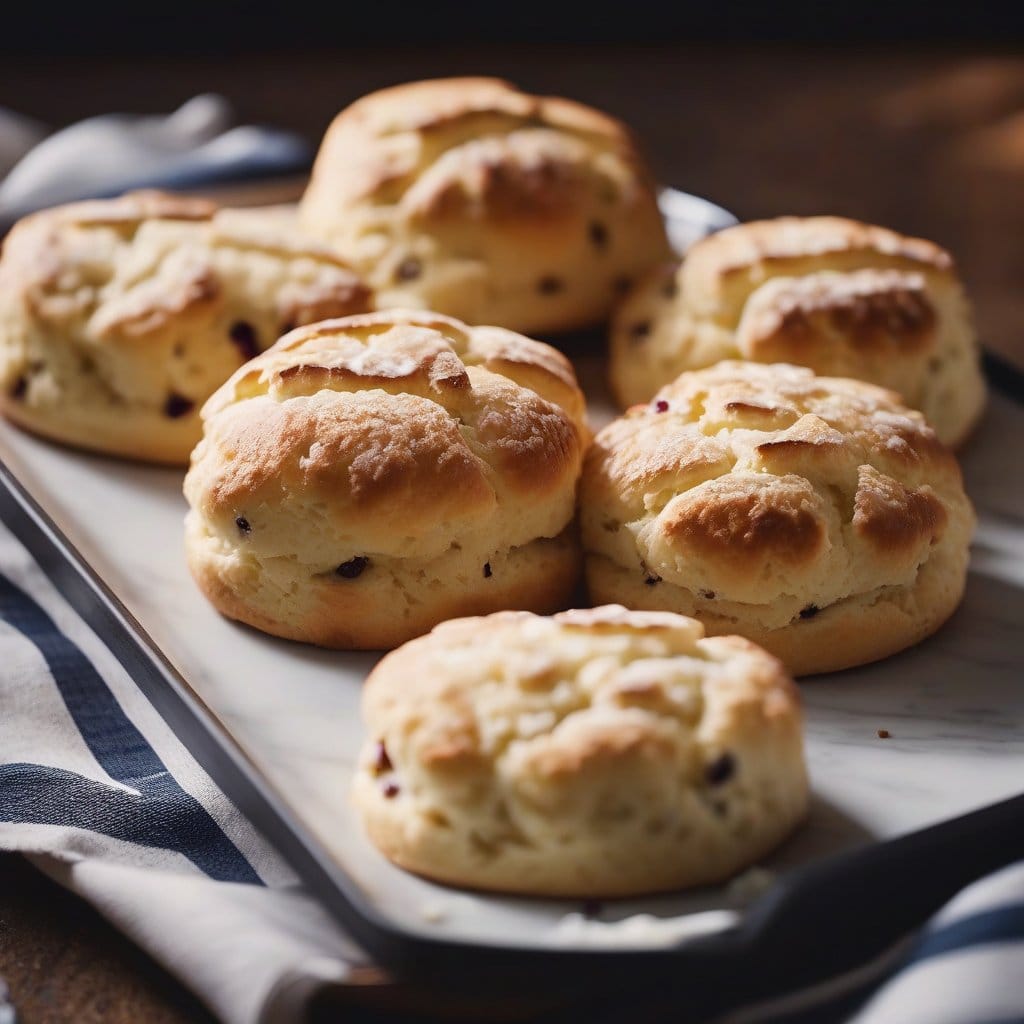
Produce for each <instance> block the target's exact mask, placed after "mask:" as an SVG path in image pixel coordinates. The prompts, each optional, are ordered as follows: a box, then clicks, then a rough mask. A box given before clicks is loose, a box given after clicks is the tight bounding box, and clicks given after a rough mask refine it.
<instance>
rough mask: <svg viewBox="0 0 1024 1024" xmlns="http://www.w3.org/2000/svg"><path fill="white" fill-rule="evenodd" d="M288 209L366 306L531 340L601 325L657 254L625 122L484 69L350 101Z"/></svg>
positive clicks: (659, 230)
mask: <svg viewBox="0 0 1024 1024" xmlns="http://www.w3.org/2000/svg"><path fill="white" fill-rule="evenodd" d="M300 213H301V220H302V224H303V225H304V227H305V229H306V230H307V231H308V232H310V233H311V234H314V235H316V236H318V237H321V238H324V239H327V240H328V241H330V242H331V243H332V244H333V245H334V246H335V247H336V248H337V250H338V251H339V252H340V253H341V254H342V255H343V256H344V257H345V258H346V259H348V260H351V261H352V264H353V265H354V266H355V267H357V268H358V269H359V270H360V271H361V272H362V273H363V274H364V275H365V276H366V278H367V280H368V281H369V282H370V283H371V284H372V286H373V287H374V288H375V289H376V290H377V292H378V293H379V296H378V298H379V305H380V306H381V307H382V308H383V307H389V306H403V307H415V308H423V309H432V310H437V311H438V312H441V313H447V314H449V315H451V316H457V317H459V318H461V319H463V320H465V321H466V322H467V323H475V324H481V323H485V324H501V325H502V326H503V327H508V328H510V329H512V330H516V331H523V332H526V333H531V334H547V333H557V332H562V331H569V330H573V329H576V328H581V327H588V326H592V325H594V324H597V323H600V322H602V321H604V320H605V319H606V318H607V315H608V312H609V310H610V309H611V305H612V302H613V301H614V298H615V296H616V294H621V292H622V290H623V289H624V288H626V287H628V286H629V283H630V282H631V281H634V280H635V279H636V278H637V277H638V276H640V275H641V274H642V273H644V272H645V271H647V270H649V269H650V268H651V267H652V266H655V265H657V264H658V263H659V262H660V261H661V260H663V259H666V258H667V256H668V253H669V247H668V241H667V239H666V236H665V229H664V225H663V223H662V219H661V215H660V213H659V211H658V206H657V202H656V199H655V193H654V188H653V184H652V181H651V177H650V174H649V172H648V170H647V167H646V166H645V164H644V162H643V160H642V158H641V156H640V155H639V153H638V151H637V149H636V146H635V145H634V142H633V140H632V137H631V136H630V134H629V131H628V130H627V129H626V127H625V126H624V125H622V124H621V123H619V122H618V121H615V120H613V119H612V118H610V117H608V116H606V115H605V114H602V113H599V112H598V111H596V110H593V109H591V108H590V107H585V106H583V105H581V104H579V103H573V102H571V101H570V100H564V99H554V98H549V97H540V96H530V95H527V94H526V93H523V92H520V91H519V90H518V89H517V88H515V86H513V85H510V84H509V83H508V82H503V81H501V80H499V79H496V78H449V79H440V80H436V81H426V82H414V83H411V84H407V85H400V86H396V87H394V88H391V89H385V90H383V91H381V92H375V93H372V94H371V95H369V96H365V97H363V98H362V99H361V100H359V101H358V102H356V103H354V104H352V106H350V107H348V108H347V109H346V110H344V111H342V113H341V114H339V115H338V117H337V118H336V119H335V121H334V123H333V124H332V125H331V127H330V128H329V129H328V132H327V134H326V136H325V137H324V141H323V145H322V147H321V149H320V154H319V156H318V157H317V160H316V164H315V166H314V168H313V177H312V180H311V182H310V185H309V188H308V189H307V191H306V194H305V196H304V197H303V200H302V203H301V208H300Z"/></svg>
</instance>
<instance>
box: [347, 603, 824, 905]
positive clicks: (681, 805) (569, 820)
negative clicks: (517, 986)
mask: <svg viewBox="0 0 1024 1024" xmlns="http://www.w3.org/2000/svg"><path fill="white" fill-rule="evenodd" d="M363 718H364V722H365V725H366V736H367V741H366V745H365V748H364V750H363V753H362V755H361V757H360V761H359V764H358V768H357V771H356V777H355V782H354V799H355V803H356V806H357V809H358V811H359V813H360V815H361V817H362V820H363V822H364V824H365V826H366V829H367V831H368V833H369V835H370V838H371V839H372V841H373V842H374V843H375V844H376V845H377V847H378V848H379V849H380V850H381V851H382V852H383V853H384V854H385V855H386V856H387V857H389V858H390V859H391V860H392V861H394V862H395V863H396V864H398V865H399V866H401V867H403V868H406V869H408V870H410V871H414V872H416V873H418V874H421V875H425V876H427V877H428V878H433V879H436V880H438V881H441V882H448V883H452V884H454V885H461V886H467V887H470V888H474V889H493V890H498V891H501V892H510V893H520V894H524V895H534V896H565V897H568V896H574V897H614V896H635V895H640V894H642V893H652V892H663V891H667V890H671V889H679V888H682V887H684V886H694V885H704V884H708V883H713V882H720V881H722V880H724V879H726V878H728V877H729V876H730V875H732V874H734V873H735V872H736V871H738V870H739V869H740V868H743V867H745V866H746V865H748V864H750V863H752V862H754V861H756V860H757V859H758V858H760V857H762V856H763V855H764V854H766V853H767V852H768V851H769V850H771V849H772V848H773V847H774V846H776V845H777V844H778V843H779V842H780V841H781V840H782V839H783V838H784V837H785V836H786V835H787V834H788V833H789V832H790V831H791V830H792V829H793V827H794V826H795V825H796V824H797V823H798V822H799V821H800V819H801V818H802V817H803V815H804V813H805V811H806V809H807V803H808V784H807V774H806V771H805V767H804V757H803V737H802V731H801V714H800V704H799V699H798V696H797V692H796V687H795V686H794V684H793V682H792V680H791V679H790V678H789V677H788V676H787V675H786V673H785V670H784V669H783V667H782V665H781V664H780V663H779V662H778V661H777V660H776V659H775V658H773V657H771V656H770V655H768V654H766V653H765V652H764V651H762V650H760V649H759V648H757V647H755V646H754V645H753V644H751V643H749V642H748V641H746V640H742V639H741V638H739V637H735V636H728V637H712V638H705V637H704V630H703V628H702V627H701V625H700V623H699V622H695V621H694V620H693V619H687V618H684V617H682V616H680V615H670V614H667V613H664V612H631V611H627V610H626V609H625V608H622V607H619V606H609V607H604V608H594V609H590V610H587V611H570V612H563V613H562V614H560V615H555V616H553V617H544V616H537V615H531V614H529V613H527V612H501V613H498V614H497V615H491V616H489V617H488V618H484V619H478V618H473V619H460V620H457V621H454V622H445V623H443V624H442V625H440V626H438V627H437V628H436V629H434V630H433V632H432V633H430V635H429V636H425V637H422V638H420V639H419V640H414V641H413V642H412V643H409V644H406V645H405V646H404V647H402V648H400V649H399V650H397V651H394V652H392V653H391V654H389V655H388V656H387V657H386V658H385V659H384V660H383V661H382V662H381V663H380V664H379V665H378V666H377V667H376V668H375V669H374V671H373V672H372V673H371V674H370V677H369V679H368V680H367V682H366V686H365V689H364V691H363Z"/></svg>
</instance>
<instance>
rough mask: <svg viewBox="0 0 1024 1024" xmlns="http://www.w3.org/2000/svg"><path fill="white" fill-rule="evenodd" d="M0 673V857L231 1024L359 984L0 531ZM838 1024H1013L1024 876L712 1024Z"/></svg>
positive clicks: (358, 958) (301, 904) (295, 894)
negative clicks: (7, 855)
mask: <svg viewBox="0 0 1024 1024" xmlns="http://www.w3.org/2000/svg"><path fill="white" fill-rule="evenodd" d="M0 666H2V672H0V850H16V851H21V852H23V853H25V854H27V855H28V856H29V857H30V858H31V860H32V861H33V863H34V864H35V865H36V866H37V867H39V868H40V869H41V870H43V871H45V872H46V873H47V874H48V875H50V876H51V877H52V878H54V879H56V880H57V881H58V882H60V883H61V884H62V885H64V886H66V887H67V888H68V889H71V890H72V891H74V892H76V893H77V894H79V895H80V896H81V897H83V898H84V899H86V900H87V901H89V902H90V903H91V904H93V905H94V906H95V907H96V908H97V909H98V910H99V911H100V912H101V913H103V914H104V915H105V916H106V917H107V918H109V919H110V920H111V921H112V922H113V923H114V924H115V925H116V926H117V927H118V928H120V929H121V930H122V931H123V932H125V933H126V934H127V935H128V936H130V937H131V938H132V939H133V940H134V941H135V942H137V943H138V944H139V945H140V946H141V947H142V948H144V949H145V950H146V951H147V952H148V953H149V954H150V955H151V956H153V957H154V958H155V959H156V960H158V961H159V962H160V963H162V964H163V965H164V966H165V967H166V968H167V969H168V970H169V971H171V972H172V973H173V974H175V975H176V976H177V977H178V978H180V979H181V981H182V982H184V984H185V985H187V986H188V987H189V988H191V989H192V990H193V991H195V992H196V993H197V994H198V995H199V997H200V998H201V999H202V1000H203V1001H204V1002H205V1003H206V1004H207V1005H208V1006H209V1007H210V1009H211V1010H212V1011H213V1012H214V1013H215V1014H216V1015H217V1016H218V1017H220V1018H221V1019H223V1020H224V1021H226V1022H229V1024H254V1022H257V1021H258V1022H261V1024H273V1022H278V1021H291V1020H296V1019H299V1018H300V1016H301V1005H302V1002H303V1000H304V999H305V998H307V997H308V996H309V994H310V993H311V992H312V991H313V990H315V988H316V987H317V986H319V985H322V984H344V983H345V982H346V979H351V977H352V971H353V969H354V968H357V967H363V968H365V966H366V958H365V957H364V956H363V954H362V953H361V952H360V951H359V950H358V948H357V947H356V946H355V945H354V943H352V942H351V941H350V940H349V939H348V938H347V937H346V936H345V935H344V934H343V933H342V932H341V931H340V929H339V928H338V926H337V925H336V924H335V923H334V922H333V920H331V919H330V918H328V916H327V915H326V913H325V912H324V911H323V910H322V909H321V908H320V907H319V906H318V905H317V903H316V902H315V901H314V900H313V899H311V898H310V896H309V895H307V894H306V893H305V892H304V891H303V889H302V887H301V886H300V885H298V884H297V882H296V879H295V877H294V875H293V874H292V873H291V871H290V870H289V869H288V867H287V866H286V865H285V864H284V863H283V861H282V860H281V859H280V858H279V857H278V855H277V854H276V853H275V852H274V850H273V849H272V848H271V847H270V846H269V845H268V844H267V843H266V842H265V841H264V840H263V839H262V838H261V837H260V835H259V834H258V833H257V832H256V831H255V830H254V829H253V827H252V826H251V825H250V824H249V823H248V822H247V821H246V820H245V818H243V817H242V816H241V815H240V814H239V812H238V811H237V810H236V809H235V808H234V807H233V806H232V804H231V803H230V802H229V801H228V800H227V799H226V798H225V797H224V795H223V794H222V793H221V792H220V791H219V790H218V789H217V787H216V786H215V785H214V784H213V783H212V781H211V780H210V779H209V777H208V776H207V775H206V774H205V773H204V772H203V770H202V769H201V768H200V767H199V766H198V765H197V764H196V762H195V761H194V760H193V759H192V757H191V756H190V755H189V753H188V752H187V751H186V750H185V749H184V748H183V747H182V745H181V744H180V743H179V742H178V740H177V739H176V738H175V737H174V735H173V734H172V733H171V732H170V730H169V729H168V727H167V726H166V724H165V723H164V722H163V720H162V719H161V718H160V717H159V716H158V715H157V713H156V712H155V711H154V710H153V708H152V707H151V706H150V705H149V703H148V702H147V701H146V699H145V698H144V697H143V695H142V693H141V692H140V691H139V690H138V689H137V688H136V687H135V685H134V684H133V683H132V681H131V679H130V678H128V676H127V675H126V673H125V672H124V670H123V669H122V668H121V666H120V664H119V663H118V662H117V661H116V660H115V658H114V656H113V655H112V654H111V653H110V651H109V650H107V648H106V647H105V646H104V644H103V643H102V641H101V640H100V639H99V638H98V637H97V636H96V635H95V634H94V633H93V632H92V631H91V630H90V629H89V627H88V626H86V625H85V624H84V623H83V622H82V620H81V619H80V618H79V617H78V615H77V614H76V613H75V612H74V611H73V610H72V609H71V607H70V606H69V605H68V604H67V602H66V601H65V600H64V599H63V598H62V597H61V595H60V594H59V593H58V592H57V591H56V590H55V589H54V587H53V586H52V585H51V583H50V582H49V581H48V580H47V579H46V578H45V577H44V576H43V574H42V572H41V570H40V569H39V568H38V566H37V565H36V564H35V563H34V562H33V561H32V559H31V557H30V556H29V554H28V553H27V552H26V551H25V550H24V548H23V547H22V546H21V545H20V544H19V542H18V541H17V540H16V539H15V538H14V537H13V536H12V535H11V534H10V533H9V531H8V530H7V529H6V528H5V527H4V526H3V525H2V524H0ZM865 897H866V898H870V894H867V893H866V894H865ZM361 973H362V974H363V977H365V971H363V972H361ZM737 996H738V997H740V998H741V997H742V991H741V990H740V989H739V988H738V990H737ZM847 1020H850V1021H856V1022H857V1024H996V1022H1002V1024H1005V1022H1024V864H1017V865H1014V866H1011V867H1009V868H1006V869H1005V870H1003V871H1001V872H999V873H998V874H995V875H993V876H990V877H988V878H985V879H983V880H981V881H979V882H977V883H975V884H974V885H972V886H971V887H969V888H968V889H966V890H965V891H964V892H962V893H961V894H960V895H959V896H957V898H956V899H954V900H953V901H952V902H951V903H950V904H949V905H948V906H947V907H946V908H945V909H944V910H943V911H942V912H941V913H940V914H938V915H937V916H936V917H935V918H934V920H932V921H931V922H930V923H928V924H927V925H926V926H925V927H923V929H922V931H921V932H920V934H918V935H916V936H909V937H908V938H907V939H906V940H904V941H903V942H901V943H900V944H899V945H898V946H897V947H896V948H895V949H893V950H889V951H886V952H885V953H884V954H883V955H881V956H880V957H879V958H878V959H877V960H876V961H875V962H873V963H871V964H867V965H864V966H863V967H861V968H859V969H858V970H856V971H854V972H851V973H850V974H847V975H845V976H844V977H842V978H836V979H832V980H831V981H829V982H827V983H824V984H821V985H818V986H816V987H815V988H814V989H810V990H807V991H804V992H800V993H794V994H792V995H789V996H786V997H783V998H779V999H775V1000H772V1001H771V1002H768V1003H762V1004H760V1005H758V1006H750V1007H746V1008H742V1009H736V1010H733V1011H732V1012H730V1013H729V1014H727V1015H726V1016H725V1017H723V1018H720V1024H754V1022H764V1021H776V1022H783V1021H785V1022H792V1024H797V1022H799V1024H807V1022H819V1021H821V1022H824V1021H828V1022H831V1021H847Z"/></svg>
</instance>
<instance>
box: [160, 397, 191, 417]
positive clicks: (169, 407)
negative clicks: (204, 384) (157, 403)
mask: <svg viewBox="0 0 1024 1024" xmlns="http://www.w3.org/2000/svg"><path fill="white" fill-rule="evenodd" d="M195 407H196V403H195V402H193V401H192V399H190V398H185V396H184V395H178V394H175V393H174V392H173V391H172V392H171V393H170V394H169V395H168V396H167V401H166V402H164V415H165V416H167V417H169V418H170V419H172V420H177V419H181V417H182V416H187V415H188V414H189V413H190V412H191V411H192V410H193V409H194V408H195Z"/></svg>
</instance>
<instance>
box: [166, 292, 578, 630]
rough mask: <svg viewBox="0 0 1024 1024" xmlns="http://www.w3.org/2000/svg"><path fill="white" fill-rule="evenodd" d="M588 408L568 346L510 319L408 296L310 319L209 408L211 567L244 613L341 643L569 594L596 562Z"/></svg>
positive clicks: (198, 506)
mask: <svg viewBox="0 0 1024 1024" xmlns="http://www.w3.org/2000/svg"><path fill="white" fill-rule="evenodd" d="M510 349H511V350H514V351H515V356H516V357H515V359H514V360H511V361H510V360H508V359H507V358H506V353H507V351H508V350H510ZM495 353H498V356H497V358H496V363H495V364H492V362H491V359H492V356H494V354H495ZM531 354H532V356H533V358H531ZM502 369H504V370H505V373H502V372H501V370H502ZM506 373H507V375H506ZM517 378H521V379H523V380H525V382H526V383H519V381H518V379H517ZM539 382H542V384H540V383H539ZM534 386H536V389H535V387H534ZM541 392H547V394H548V395H550V396H551V397H550V399H549V398H545V397H542V394H541ZM561 401H564V405H563V404H560V402H561ZM584 412H585V410H584V405H583V397H582V394H581V393H580V391H579V388H578V387H577V386H576V384H575V378H574V377H573V376H572V371H571V369H570V368H569V366H568V363H567V362H566V361H565V360H564V357H562V356H560V355H558V354H557V353H554V352H552V351H550V350H548V349H547V346H545V345H542V344H541V343H539V342H531V341H529V340H528V339H525V338H520V339H517V340H515V341H514V342H513V340H512V339H510V338H509V337H507V336H506V332H495V331H493V330H489V329H475V328H470V327H467V326H466V325H465V324H462V323H459V322H458V321H455V320H452V319H450V318H446V317H439V316H436V315H433V314H418V313H415V312H403V311H391V312H387V313H376V314H368V315H363V316H355V317H349V318H346V319H341V320H332V321H325V322H323V323H319V324H315V325H312V326H310V327H306V328H301V329H298V330H296V331H293V332H292V333H291V334H288V335H286V336H285V337H284V338H282V339H281V340H280V341H279V342H278V343H277V344H276V345H275V346H274V347H273V348H271V349H269V350H268V351H267V352H265V353H263V354H262V355H261V356H259V357H257V358H256V359H254V360H252V361H251V362H250V363H248V364H247V365H245V366H243V367H242V368H241V369H239V370H238V372H237V373H236V374H235V375H234V376H233V377H232V378H231V379H230V380H228V381H227V382H226V383H225V384H224V385H223V386H222V387H221V388H220V389H219V390H218V391H217V392H216V393H215V394H214V395H213V396H212V397H211V398H210V400H209V401H208V402H207V404H206V406H205V407H204V409H203V418H204V421H205V434H204V438H203V441H202V442H201V444H200V445H199V446H198V447H197V448H196V451H195V453H194V456H193V460H192V467H191V469H190V470H189V473H188V476H187V477H186V481H185V493H186V496H187V497H188V499H189V503H190V505H191V506H192V510H193V511H192V513H191V517H190V526H189V542H188V549H189V559H190V564H191V565H192V569H193V573H194V574H195V575H196V578H197V579H198V580H199V582H200V585H201V587H202V588H203V590H204V591H205V592H206V593H207V595H208V596H209V597H210V598H211V600H212V601H213V602H214V604H216V605H217V606H218V608H220V609H221V611H223V612H224V613H225V614H227V615H230V616H232V617H234V618H239V619H242V620H243V621H246V622H249V623H250V624H253V625H256V626H257V627H258V628H261V629H264V630H266V631H267V632H272V633H276V634H278V635H282V636H288V637H291V638H293V639H300V640H307V641H310V642H314V643H321V644H326V645H330V646H342V647H367V648H373V647H377V646H379V645H381V644H385V645H388V646H390V645H393V644H394V643H399V642H401V641H402V640H404V639H408V637H410V636H415V635H417V634H418V633H421V632H423V631H424V630H425V629H428V628H430V626H432V625H434V624H435V623H436V622H438V621H439V620H440V619H441V618H443V617H444V616H445V615H448V614H464V613H467V612H471V611H474V610H481V609H484V610H492V609H494V608H497V607H502V606H503V604H502V602H508V606H513V607H514V606H517V605H522V606H524V607H530V608H543V609H544V610H552V609H554V608H556V607H558V606H559V604H560V603H561V602H563V601H564V600H565V599H566V598H567V596H568V593H569V591H570V589H571V586H572V583H573V580H574V578H575V569H576V566H577V561H578V554H577V552H578V548H577V545H576V542H575V540H574V538H573V537H572V536H570V535H568V534H567V533H566V532H565V531H566V529H567V526H568V525H569V523H570V522H571V520H572V518H573V510H574V496H575V486H576V480H577V478H578V475H579V470H580V465H581V460H582V450H583V447H584V444H585V439H586V436H587V435H586V428H585V425H584V419H583V417H584ZM240 521H241V522H242V523H243V526H242V527H240V526H239V522H240ZM346 566H348V568H346ZM347 573H348V574H350V575H346V574H347ZM351 574H354V575H351ZM229 595H230V596H229Z"/></svg>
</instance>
